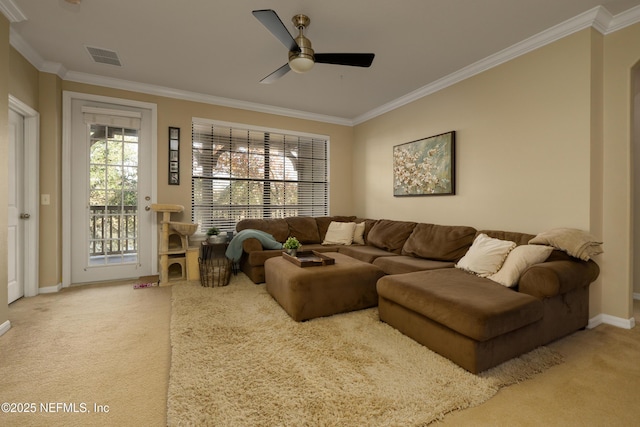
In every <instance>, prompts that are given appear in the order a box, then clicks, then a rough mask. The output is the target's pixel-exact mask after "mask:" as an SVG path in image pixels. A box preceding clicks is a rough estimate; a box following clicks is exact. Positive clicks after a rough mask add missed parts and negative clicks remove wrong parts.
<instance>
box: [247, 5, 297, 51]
mask: <svg viewBox="0 0 640 427" xmlns="http://www.w3.org/2000/svg"><path fill="white" fill-rule="evenodd" d="M251 13H253V16H255V17H256V18H257V19H258V21H260V22H261V23H262V25H264V26H265V27H267V30H269V31H270V32H271V34H273V35H274V36H275V37H276V38H277V39H278V40H280V42H281V43H282V44H283V45H285V46H286V47H287V49H289V50H290V51H294V52H299V51H300V48H299V47H298V43H296V40H295V39H294V38H293V36H292V35H291V33H289V30H287V27H285V26H284V24H283V23H282V21H281V20H280V17H278V14H277V13H276V12H275V11H274V10H272V9H263V10H254V11H253V12H251Z"/></svg>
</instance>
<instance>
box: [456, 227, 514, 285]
mask: <svg viewBox="0 0 640 427" xmlns="http://www.w3.org/2000/svg"><path fill="white" fill-rule="evenodd" d="M515 247H516V243H515V242H511V241H508V240H500V239H494V238H493V237H489V236H487V235H486V234H484V233H480V234H479V235H478V236H477V237H476V238H475V240H474V241H473V244H472V245H471V247H470V248H469V250H468V251H467V253H466V254H465V256H463V257H462V259H460V261H458V263H457V264H456V267H457V268H459V269H462V270H466V271H469V272H471V273H475V274H477V275H478V276H481V277H487V276H491V275H492V274H494V273H496V272H497V271H498V270H500V267H502V264H503V263H504V260H505V259H506V258H507V255H509V252H511V250H512V249H513V248H515Z"/></svg>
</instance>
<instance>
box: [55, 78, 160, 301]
mask: <svg viewBox="0 0 640 427" xmlns="http://www.w3.org/2000/svg"><path fill="white" fill-rule="evenodd" d="M73 100H80V101H94V102H102V103H107V104H114V105H124V106H128V107H135V108H141V109H146V110H151V139H150V140H151V165H150V166H151V167H150V169H151V200H156V198H157V195H158V179H157V176H158V150H157V146H158V106H157V104H154V103H151V102H142V101H134V100H130V99H123V98H113V97H109V96H102V95H92V94H88V93H80V92H72V91H63V92H62V287H65V288H66V287H68V286H70V285H71V170H70V169H71V134H72V129H71V102H72V101H73ZM150 203H154V202H153V201H152V202H150ZM157 247H158V223H157V221H152V222H151V274H158V251H156V250H154V248H157Z"/></svg>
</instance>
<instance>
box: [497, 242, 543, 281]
mask: <svg viewBox="0 0 640 427" xmlns="http://www.w3.org/2000/svg"><path fill="white" fill-rule="evenodd" d="M552 251H553V248H552V247H551V246H541V245H521V246H518V247H516V248H514V249H513V250H512V251H511V252H509V255H508V256H507V259H506V261H505V262H504V265H503V266H502V268H501V269H500V271H498V272H497V273H496V274H493V275H491V276H489V279H491V280H493V281H494V282H498V283H500V284H501V285H504V286H507V287H512V286H515V285H516V284H517V283H518V281H519V280H520V275H522V273H523V272H524V271H525V270H526V269H527V268H529V267H530V266H532V265H533V264H538V263H540V262H544V261H545V260H546V259H547V258H549V255H551V252H552Z"/></svg>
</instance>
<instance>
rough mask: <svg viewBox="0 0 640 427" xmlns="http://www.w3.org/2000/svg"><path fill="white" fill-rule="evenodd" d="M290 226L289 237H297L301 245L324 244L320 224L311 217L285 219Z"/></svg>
mask: <svg viewBox="0 0 640 427" xmlns="http://www.w3.org/2000/svg"><path fill="white" fill-rule="evenodd" d="M285 221H287V224H288V225H289V236H294V237H296V238H297V239H298V240H299V241H300V243H302V244H305V243H322V241H321V240H320V233H318V224H317V223H316V220H315V218H312V217H309V216H292V217H288V218H285Z"/></svg>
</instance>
